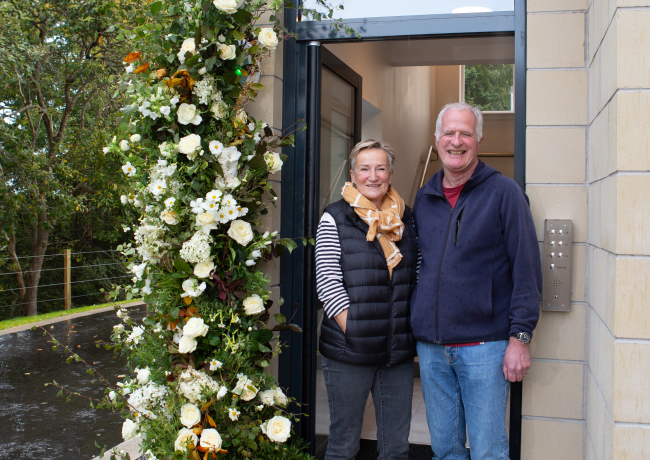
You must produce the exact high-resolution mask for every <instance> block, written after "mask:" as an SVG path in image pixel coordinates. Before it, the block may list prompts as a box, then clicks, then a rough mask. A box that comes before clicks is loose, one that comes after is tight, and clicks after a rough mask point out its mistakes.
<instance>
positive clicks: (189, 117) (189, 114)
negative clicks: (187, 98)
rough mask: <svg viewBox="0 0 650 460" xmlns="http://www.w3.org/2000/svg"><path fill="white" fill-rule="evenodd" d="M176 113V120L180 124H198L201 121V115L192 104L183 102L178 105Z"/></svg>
mask: <svg viewBox="0 0 650 460" xmlns="http://www.w3.org/2000/svg"><path fill="white" fill-rule="evenodd" d="M176 115H177V116H178V122H179V123H180V124H181V125H188V124H190V123H192V124H193V125H198V124H200V123H201V121H202V118H201V115H199V114H198V113H196V106H195V105H194V104H186V103H185V102H183V103H182V104H181V105H179V106H178V110H177V111H176Z"/></svg>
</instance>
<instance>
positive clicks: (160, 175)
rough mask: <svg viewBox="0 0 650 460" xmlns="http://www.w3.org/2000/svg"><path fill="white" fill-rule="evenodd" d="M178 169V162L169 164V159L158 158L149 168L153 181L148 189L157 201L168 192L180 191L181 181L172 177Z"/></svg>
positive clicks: (175, 192)
mask: <svg viewBox="0 0 650 460" xmlns="http://www.w3.org/2000/svg"><path fill="white" fill-rule="evenodd" d="M177 169H178V165H177V164H176V163H172V164H167V160H158V162H157V163H156V164H155V165H154V166H153V167H152V168H151V169H150V170H149V177H150V179H151V182H150V183H149V185H148V186H147V190H148V191H149V192H150V193H151V194H152V195H153V196H154V198H155V199H156V201H158V200H159V199H160V198H161V197H162V196H164V195H165V194H167V193H171V194H177V193H178V192H179V191H180V188H181V184H180V182H178V181H176V180H173V179H171V177H172V176H173V175H174V173H175V172H176V170H177ZM163 220H164V219H163Z"/></svg>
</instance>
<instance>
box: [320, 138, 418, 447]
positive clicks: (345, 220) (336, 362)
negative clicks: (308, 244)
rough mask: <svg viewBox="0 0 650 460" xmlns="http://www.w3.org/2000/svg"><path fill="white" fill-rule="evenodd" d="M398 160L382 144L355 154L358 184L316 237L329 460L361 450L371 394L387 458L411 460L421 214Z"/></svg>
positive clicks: (346, 191)
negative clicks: (410, 203) (412, 302)
mask: <svg viewBox="0 0 650 460" xmlns="http://www.w3.org/2000/svg"><path fill="white" fill-rule="evenodd" d="M394 161H395V154H394V153H393V151H392V150H391V148H390V146H388V145H387V144H385V143H383V142H381V141H374V140H366V141H363V142H360V143H358V144H357V145H356V146H355V147H354V149H353V150H352V152H351V154H350V163H351V168H352V169H351V171H350V175H351V179H352V180H351V182H347V183H346V184H345V185H344V186H343V191H342V194H343V199H342V200H340V201H337V202H336V203H333V204H331V205H329V206H328V207H327V208H325V213H324V214H323V217H322V219H321V221H320V224H319V226H318V233H317V235H316V278H317V280H316V282H317V291H318V297H319V299H320V300H321V301H322V302H323V304H324V310H325V315H324V316H325V318H324V320H323V324H322V328H321V335H320V344H319V348H320V352H321V354H322V355H323V375H324V377H325V385H326V386H327V398H328V401H329V409H330V433H329V434H330V436H329V442H328V445H327V453H326V455H325V459H326V460H351V459H354V457H355V455H356V454H357V452H358V451H359V440H360V437H361V427H362V424H363V414H364V411H365V407H366V401H367V400H368V395H369V394H370V393H371V392H372V398H373V402H374V404H375V415H376V418H377V447H378V449H379V459H380V460H388V459H404V460H406V459H407V458H408V449H409V445H408V444H409V443H408V437H409V430H410V425H411V399H412V395H413V356H415V342H414V340H413V337H412V334H411V325H410V322H409V298H410V296H411V292H412V291H413V288H414V287H415V282H416V261H417V245H416V241H415V230H414V226H413V217H412V214H411V211H410V210H409V208H407V207H406V206H405V205H404V200H402V198H401V197H400V196H399V194H398V193H397V192H396V191H395V190H394V189H393V188H392V187H391V182H392V180H393V163H394Z"/></svg>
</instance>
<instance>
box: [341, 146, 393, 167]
mask: <svg viewBox="0 0 650 460" xmlns="http://www.w3.org/2000/svg"><path fill="white" fill-rule="evenodd" d="M370 149H379V150H383V151H384V152H386V154H387V155H388V163H389V167H390V171H391V172H392V171H393V164H394V163H395V152H393V148H392V147H391V146H390V145H388V144H387V143H386V142H384V141H376V140H374V139H366V140H365V141H361V142H359V143H358V144H357V145H355V146H354V148H353V149H352V151H351V152H350V169H351V170H353V171H354V161H355V160H356V158H357V155H358V154H359V153H360V152H363V151H364V150H370Z"/></svg>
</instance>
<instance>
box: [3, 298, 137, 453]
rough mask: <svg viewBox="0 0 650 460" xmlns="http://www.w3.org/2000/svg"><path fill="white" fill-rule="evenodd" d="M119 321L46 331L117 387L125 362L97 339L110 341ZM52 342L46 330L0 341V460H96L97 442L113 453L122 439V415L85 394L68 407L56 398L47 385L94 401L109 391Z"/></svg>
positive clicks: (103, 316)
mask: <svg viewBox="0 0 650 460" xmlns="http://www.w3.org/2000/svg"><path fill="white" fill-rule="evenodd" d="M129 310H130V312H131V313H130V316H131V317H132V318H134V319H137V320H140V319H142V318H143V317H144V315H145V310H144V307H136V308H131V309H129ZM118 323H119V319H118V318H117V317H116V316H115V313H114V312H107V313H99V314H96V315H91V316H86V317H83V318H76V319H73V320H69V321H63V322H60V323H55V324H52V325H51V326H53V327H52V328H51V327H50V326H49V325H48V326H45V328H46V329H47V331H48V332H50V333H51V334H52V335H53V336H54V337H56V338H57V340H59V341H60V342H61V343H63V344H65V345H66V346H68V347H69V348H70V349H73V350H74V351H75V352H77V353H78V354H79V355H80V356H81V357H83V358H84V359H85V360H86V361H88V362H89V363H94V364H93V365H94V367H95V368H96V369H97V370H98V371H99V372H100V373H101V374H102V375H103V376H104V377H106V378H107V379H109V380H111V381H112V382H116V381H117V376H118V375H122V374H124V373H125V372H126V369H125V363H126V360H125V359H124V358H123V357H121V356H116V355H114V354H113V351H112V350H111V351H107V350H105V349H104V348H97V347H96V346H95V341H96V340H104V341H110V335H111V331H112V330H113V326H114V325H115V324H118ZM71 326H74V327H71ZM49 340H50V338H49V337H44V336H43V331H41V330H40V329H39V330H36V331H30V330H27V331H22V332H17V333H14V334H7V335H3V336H0V426H2V434H1V435H0V459H16V458H29V459H34V460H46V459H47V460H76V459H79V460H90V459H91V458H93V457H94V456H96V455H98V454H99V450H100V449H98V448H97V447H96V446H95V442H96V443H97V444H99V445H100V446H106V447H109V448H110V447H113V446H115V445H117V444H119V443H121V442H122V434H121V429H122V419H121V417H120V416H119V414H117V413H113V412H111V411H109V410H95V409H92V408H91V407H90V406H89V404H88V400H86V399H83V398H79V397H72V399H71V400H70V402H66V399H65V397H62V396H59V397H57V396H56V395H57V393H58V392H59V390H58V389H57V388H56V387H53V386H47V387H46V386H45V385H44V384H45V383H50V382H52V381H56V382H57V383H59V384H60V385H63V386H65V387H67V388H69V389H70V390H71V391H77V392H80V393H82V394H84V395H86V396H90V397H93V398H101V397H103V395H104V388H105V385H103V384H102V383H100V382H98V381H96V377H92V376H90V375H89V374H87V373H86V367H85V365H84V364H83V363H75V362H73V363H72V364H66V362H65V360H66V357H67V356H66V355H64V354H63V352H62V351H61V348H59V350H58V351H53V350H52V344H51V343H48V341H49ZM93 381H94V382H93Z"/></svg>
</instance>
